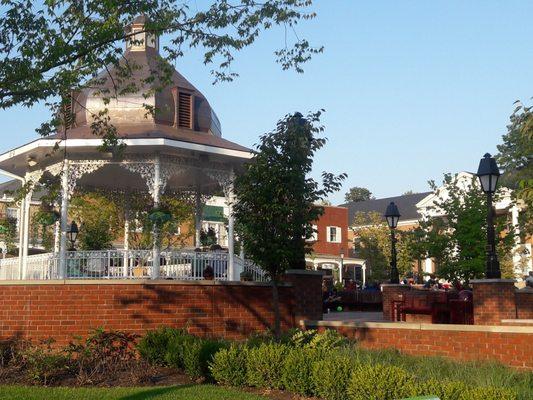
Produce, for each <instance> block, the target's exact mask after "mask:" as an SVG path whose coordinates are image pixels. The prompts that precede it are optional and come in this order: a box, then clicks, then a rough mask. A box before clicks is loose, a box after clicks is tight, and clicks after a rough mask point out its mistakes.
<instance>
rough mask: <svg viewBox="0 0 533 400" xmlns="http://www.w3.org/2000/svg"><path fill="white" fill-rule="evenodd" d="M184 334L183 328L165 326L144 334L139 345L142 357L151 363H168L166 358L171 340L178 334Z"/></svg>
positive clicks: (138, 348)
mask: <svg viewBox="0 0 533 400" xmlns="http://www.w3.org/2000/svg"><path fill="white" fill-rule="evenodd" d="M183 335H185V332H183V330H181V329H174V328H169V327H165V326H163V327H161V328H159V329H156V330H154V331H150V332H148V333H147V334H146V335H144V336H143V337H142V338H141V340H140V341H139V344H138V345H137V350H138V351H139V354H140V355H141V357H142V358H144V359H145V360H147V361H149V362H150V363H152V364H157V365H166V364H167V362H166V360H165V358H166V354H167V352H168V350H169V345H170V342H171V341H173V340H174V338H175V337H176V336H183Z"/></svg>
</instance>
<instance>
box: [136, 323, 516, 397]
mask: <svg viewBox="0 0 533 400" xmlns="http://www.w3.org/2000/svg"><path fill="white" fill-rule="evenodd" d="M138 349H139V352H140V354H141V355H142V356H143V357H144V358H146V359H147V360H149V361H150V362H153V363H157V364H160V365H168V366H172V367H176V368H180V369H182V370H184V371H185V372H186V373H187V374H189V375H190V376H192V377H195V378H197V377H204V378H206V379H210V380H214V381H215V382H217V383H219V384H222V385H227V386H238V387H241V386H251V387H258V388H265V389H266V388H268V389H284V390H287V391H289V392H293V393H297V394H300V395H303V396H317V397H320V398H323V399H326V400H341V399H352V400H389V399H390V400H392V399H401V398H407V397H411V396H419V395H437V396H439V398H440V399H441V400H467V399H468V400H515V399H517V395H516V394H515V393H514V392H513V391H512V390H510V389H500V388H495V387H488V386H482V387H477V386H472V385H467V384H466V383H464V382H459V381H453V380H451V381H446V380H438V381H437V380H436V379H420V378H417V377H416V376H415V374H414V373H413V372H411V371H409V370H408V369H407V368H404V367H403V366H395V365H390V364H388V363H387V359H386V357H383V359H382V360H377V361H376V360H371V359H370V358H369V357H367V356H368V355H365V354H363V353H361V351H360V350H359V349H357V348H355V347H354V346H353V344H350V343H348V342H347V340H346V339H345V338H343V337H342V336H341V335H339V334H338V333H337V332H336V331H334V330H326V331H324V332H322V333H318V332H316V331H313V330H310V331H296V332H292V333H290V334H287V335H285V336H284V337H283V338H282V339H281V340H278V341H276V340H274V339H273V338H272V336H269V335H265V334H262V335H255V336H253V337H251V338H250V339H249V340H248V341H247V342H244V343H228V342H225V341H219V340H213V339H202V338H198V337H194V336H191V335H188V334H186V333H185V332H184V331H181V330H177V329H170V328H161V329H158V330H157V331H153V332H150V333H149V334H147V335H146V336H145V337H144V338H143V339H141V341H140V343H139V345H138ZM380 361H382V362H380Z"/></svg>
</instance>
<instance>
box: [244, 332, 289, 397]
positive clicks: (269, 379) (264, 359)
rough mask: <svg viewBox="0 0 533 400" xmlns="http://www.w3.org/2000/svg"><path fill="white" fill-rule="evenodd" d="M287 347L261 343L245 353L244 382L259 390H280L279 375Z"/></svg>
mask: <svg viewBox="0 0 533 400" xmlns="http://www.w3.org/2000/svg"><path fill="white" fill-rule="evenodd" d="M288 352H289V347H288V346H287V345H284V344H278V343H263V344H261V345H259V346H258V347H255V348H251V349H249V350H248V351H247V355H248V357H247V358H248V359H247V362H246V382H247V383H248V384H249V385H250V386H256V387H261V388H273V389H279V388H281V373H282V370H283V364H284V360H285V356H286V355H287V353H288Z"/></svg>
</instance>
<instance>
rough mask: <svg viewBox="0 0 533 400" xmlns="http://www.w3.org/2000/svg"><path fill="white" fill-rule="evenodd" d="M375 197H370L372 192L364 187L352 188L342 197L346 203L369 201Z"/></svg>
mask: <svg viewBox="0 0 533 400" xmlns="http://www.w3.org/2000/svg"><path fill="white" fill-rule="evenodd" d="M374 198H375V197H374V196H372V192H371V191H370V190H368V189H367V188H364V187H359V186H354V187H352V188H350V190H349V191H348V192H347V193H346V194H345V195H344V200H345V201H346V202H354V203H357V202H359V201H365V200H371V199H374Z"/></svg>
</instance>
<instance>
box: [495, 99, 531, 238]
mask: <svg viewBox="0 0 533 400" xmlns="http://www.w3.org/2000/svg"><path fill="white" fill-rule="evenodd" d="M510 120H511V122H510V124H509V125H508V126H507V133H506V134H505V135H503V137H502V139H503V143H502V144H500V145H498V152H499V153H498V154H497V156H496V158H497V161H498V165H499V167H500V168H501V169H502V170H503V176H502V178H501V180H502V184H504V185H506V186H508V187H509V188H511V189H513V190H514V191H515V192H514V193H515V197H516V198H517V199H518V200H519V201H520V202H521V203H523V205H524V206H525V207H522V208H523V209H522V212H521V215H520V222H521V230H522V232H523V233H525V234H529V235H531V234H533V162H532V160H533V109H532V107H527V106H525V105H523V104H522V103H518V104H517V107H516V109H515V111H514V113H513V114H512V115H511V118H510Z"/></svg>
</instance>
